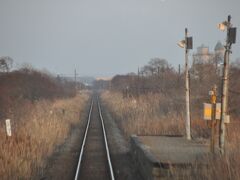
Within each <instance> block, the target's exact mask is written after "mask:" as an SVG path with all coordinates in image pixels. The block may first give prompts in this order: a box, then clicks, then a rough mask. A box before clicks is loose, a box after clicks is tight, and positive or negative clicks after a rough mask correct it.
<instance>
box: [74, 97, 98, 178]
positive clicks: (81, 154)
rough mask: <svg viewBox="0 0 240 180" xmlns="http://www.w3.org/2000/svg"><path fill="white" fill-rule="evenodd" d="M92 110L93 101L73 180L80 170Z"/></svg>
mask: <svg viewBox="0 0 240 180" xmlns="http://www.w3.org/2000/svg"><path fill="white" fill-rule="evenodd" d="M92 109H93V100H92V103H91V107H90V110H89V114H88V122H87V127H86V130H85V133H84V138H83V142H82V147H81V151H80V155H79V160H78V165H77V170H76V174H75V178H74V180H77V179H78V175H79V170H80V166H81V162H82V157H83V151H84V147H85V143H86V139H87V134H88V129H89V124H90V121H91V115H92Z"/></svg>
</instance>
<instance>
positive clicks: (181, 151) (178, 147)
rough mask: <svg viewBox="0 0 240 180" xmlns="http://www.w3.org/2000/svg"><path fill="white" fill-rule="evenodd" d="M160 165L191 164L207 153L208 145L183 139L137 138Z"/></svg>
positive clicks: (164, 137) (161, 137)
mask: <svg viewBox="0 0 240 180" xmlns="http://www.w3.org/2000/svg"><path fill="white" fill-rule="evenodd" d="M137 137H138V139H139V140H140V142H141V143H142V144H144V145H145V146H146V148H147V149H148V150H149V151H150V152H151V153H152V154H153V155H154V156H155V157H156V158H157V160H158V161H159V162H160V163H167V164H192V163H194V162H195V161H196V160H198V159H201V158H202V157H203V156H205V155H207V154H208V153H209V145H207V144H206V143H203V142H200V141H189V140H186V139H185V138H184V137H172V136H137Z"/></svg>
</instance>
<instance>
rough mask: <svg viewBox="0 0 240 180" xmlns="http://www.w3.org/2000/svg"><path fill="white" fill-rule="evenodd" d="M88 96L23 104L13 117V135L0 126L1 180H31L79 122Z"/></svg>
mask: <svg viewBox="0 0 240 180" xmlns="http://www.w3.org/2000/svg"><path fill="white" fill-rule="evenodd" d="M88 97H89V95H88V94H87V93H84V94H81V95H78V96H76V97H75V98H71V99H61V100H56V101H55V102H51V101H46V100H44V101H38V102H36V103H34V104H31V103H24V106H22V107H18V109H16V111H15V112H14V114H12V117H11V119H12V125H13V136H12V137H8V138H7V137H6V133H5V127H4V123H3V121H2V123H1V126H0V137H1V140H0V179H34V175H35V174H37V173H39V172H41V170H42V169H43V168H44V166H45V165H46V159H47V158H48V157H49V156H50V155H51V154H52V153H53V152H54V150H55V148H56V147H57V146H58V145H60V144H62V143H63V142H64V140H65V139H66V137H67V136H68V134H69V133H70V130H71V127H72V126H74V125H77V124H79V123H80V119H79V116H80V113H82V112H83V109H84V107H85V105H86V102H87V100H88Z"/></svg>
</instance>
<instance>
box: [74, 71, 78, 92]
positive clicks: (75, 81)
mask: <svg viewBox="0 0 240 180" xmlns="http://www.w3.org/2000/svg"><path fill="white" fill-rule="evenodd" d="M74 86H75V87H74V88H75V93H77V70H76V69H74Z"/></svg>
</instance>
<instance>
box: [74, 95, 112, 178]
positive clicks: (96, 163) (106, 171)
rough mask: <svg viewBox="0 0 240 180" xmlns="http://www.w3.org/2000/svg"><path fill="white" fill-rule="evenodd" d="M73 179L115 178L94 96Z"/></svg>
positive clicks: (102, 121) (101, 118)
mask: <svg viewBox="0 0 240 180" xmlns="http://www.w3.org/2000/svg"><path fill="white" fill-rule="evenodd" d="M74 179H75V180H93V179H94V180H96V179H98V180H100V179H103V180H108V179H109V180H115V177H114V172H113V167H112V163H111V157H110V152H109V148H108V141H107V135H106V131H105V126H104V119H103V117H102V111H101V105H100V103H99V100H98V98H97V97H94V98H93V100H92V103H91V106H90V110H89V114H88V121H87V125H86V129H85V133H84V138H83V141H82V146H81V150H80V154H79V160H78V165H77V169H76V174H75V178H74Z"/></svg>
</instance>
